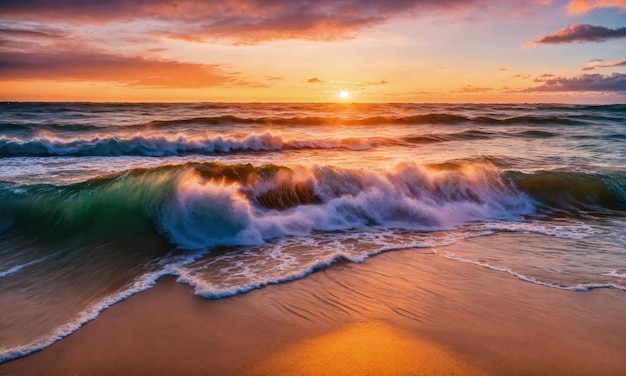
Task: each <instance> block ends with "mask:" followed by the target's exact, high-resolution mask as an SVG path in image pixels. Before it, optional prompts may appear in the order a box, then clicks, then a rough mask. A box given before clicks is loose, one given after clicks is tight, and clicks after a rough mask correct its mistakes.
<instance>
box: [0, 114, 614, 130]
mask: <svg viewBox="0 0 626 376" xmlns="http://www.w3.org/2000/svg"><path fill="white" fill-rule="evenodd" d="M606 119H607V117H606V116H599V115H596V116H594V117H591V118H589V117H588V116H586V117H580V116H578V117H576V116H567V115H563V116H557V115H555V116H533V115H523V116H512V117H489V116H476V117H471V116H466V115H460V114H456V113H429V114H416V115H407V116H382V115H379V116H367V117H358V118H354V117H341V116H286V117H276V116H262V117H243V116H235V115H220V116H198V117H189V118H177V119H171V120H153V121H150V122H147V123H140V124H126V125H119V124H116V125H110V124H107V123H103V124H94V123H87V124H82V123H79V124H75V123H71V122H70V123H56V124H54V123H53V124H49V123H43V124H41V123H32V124H29V123H28V122H27V121H22V122H20V123H9V124H2V126H3V127H5V129H7V130H14V131H37V130H48V131H60V130H62V131H78V132H83V131H86V130H104V129H128V128H131V129H136V130H145V129H151V130H155V129H163V128H176V127H185V128H187V127H189V126H202V125H204V126H207V127H210V126H215V125H230V126H232V125H236V124H241V125H261V126H324V125H345V126H357V125H379V124H380V125H383V124H384V125H425V124H434V125H437V124H441V125H446V124H463V123H467V124H475V125H480V124H485V125H499V124H500V125H515V124H520V125H550V124H554V125H583V124H585V123H586V121H589V120H606ZM608 119H610V120H621V119H620V118H612V117H609V118H608Z"/></svg>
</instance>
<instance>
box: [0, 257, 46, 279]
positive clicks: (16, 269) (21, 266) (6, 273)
mask: <svg viewBox="0 0 626 376" xmlns="http://www.w3.org/2000/svg"><path fill="white" fill-rule="evenodd" d="M50 257H52V256H44V257H40V258H38V259H35V260H32V261H29V262H26V263H24V264H19V265H15V266H13V267H11V268H9V269H6V270H3V271H0V278H5V277H8V276H10V275H12V274H15V273H17V272H19V271H20V270H22V269H24V268H28V267H29V266H33V265H37V264H39V263H41V262H43V261H45V260H46V259H48V258H50Z"/></svg>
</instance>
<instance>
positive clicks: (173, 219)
mask: <svg viewBox="0 0 626 376" xmlns="http://www.w3.org/2000/svg"><path fill="white" fill-rule="evenodd" d="M502 234H515V235H516V236H515V237H513V239H519V240H517V241H514V242H511V241H502V242H497V241H490V242H488V245H489V246H485V247H476V246H473V247H467V248H463V247H456V248H455V252H450V251H448V250H447V248H446V247H447V246H449V245H452V244H455V243H462V242H463V241H464V240H467V239H470V238H471V239H472V241H473V242H475V241H479V242H480V240H481V239H497V237H498V236H499V235H502ZM508 238H510V237H508ZM508 238H507V239H508ZM459 249H463V251H459ZM394 250H410V251H411V252H415V254H416V255H420V256H419V257H424V259H425V262H426V260H427V258H428V257H444V258H446V259H449V260H450V261H451V262H462V263H470V264H473V265H474V266H475V267H476V268H480V269H481V270H483V271H484V273H507V274H509V275H510V278H513V279H518V280H519V283H534V284H539V285H543V286H544V287H545V288H554V289H563V290H574V291H578V293H580V294H588V293H591V292H589V291H590V290H593V289H598V288H608V289H616V290H621V291H624V293H626V105H604V106H588V105H558V104H351V103H332V104H282V103H281V104H271V103H247V104H232V103H175V104H158V103H150V104H131V103H2V104H0V307H2V309H1V310H0V363H2V362H5V361H8V360H11V359H14V358H18V357H21V356H25V355H28V354H30V353H32V352H34V351H37V350H40V349H43V348H45V347H47V346H49V345H50V344H52V343H54V342H55V341H57V340H59V339H61V338H63V337H65V336H67V335H69V334H71V333H72V332H74V331H76V330H77V329H79V328H80V327H81V326H82V325H83V324H85V323H86V322H88V321H90V320H93V319H96V318H97V316H98V315H99V313H101V312H102V311H103V310H105V309H106V308H108V307H110V306H111V305H113V304H115V303H116V302H119V301H121V300H124V299H125V298H127V297H129V296H131V295H133V294H135V293H138V292H141V291H144V290H146V289H149V288H150V287H151V286H153V285H154V283H155V282H156V281H157V280H158V279H159V278H161V277H163V276H174V277H176V278H177V280H178V282H180V283H183V284H188V285H189V286H191V287H192V288H193V289H194V291H195V293H196V294H197V295H200V296H203V297H205V298H207V299H220V298H227V297H229V296H233V295H237V294H242V293H245V292H248V291H251V290H253V289H256V288H260V287H263V286H265V285H267V284H273V283H282V282H286V281H290V280H294V279H298V278H306V276H307V275H308V274H310V273H313V272H314V271H316V270H319V269H323V268H327V267H332V264H333V263H336V262H348V263H350V262H354V263H360V262H364V261H366V260H367V259H368V258H369V257H372V256H374V255H376V254H379V253H382V252H392V251H394ZM415 283H416V284H419V281H417V280H416V281H415Z"/></svg>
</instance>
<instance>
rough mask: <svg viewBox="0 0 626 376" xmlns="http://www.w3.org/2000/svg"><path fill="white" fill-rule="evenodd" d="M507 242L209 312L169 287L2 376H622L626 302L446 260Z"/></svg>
mask: <svg viewBox="0 0 626 376" xmlns="http://www.w3.org/2000/svg"><path fill="white" fill-rule="evenodd" d="M520 239H523V236H521V235H516V234H503V235H498V236H492V237H487V238H478V239H468V240H465V241H462V242H459V243H458V244H456V245H453V246H450V247H445V248H439V249H436V250H437V251H438V252H439V253H438V254H434V253H431V252H432V250H429V249H422V250H420V249H416V250H405V251H395V252H388V253H384V254H382V255H379V256H376V257H373V258H370V259H368V260H367V261H366V262H364V263H362V264H353V263H347V262H346V263H338V264H335V265H333V266H331V267H330V268H327V269H324V270H321V271H318V272H315V273H313V274H312V275H309V276H307V277H306V278H304V279H300V280H296V281H293V282H288V283H283V284H277V285H270V286H267V287H265V288H262V289H258V290H254V291H252V292H250V293H247V294H243V295H238V296H234V297H230V298H226V299H222V300H206V299H203V298H201V297H198V296H195V295H193V294H192V290H191V289H190V288H189V287H188V286H186V285H183V284H178V283H176V282H175V281H174V279H173V278H171V277H166V278H163V279H161V280H160V281H159V282H157V284H156V286H155V287H153V288H151V289H150V290H148V291H145V292H143V293H140V294H137V295H135V296H133V297H131V298H129V299H127V300H125V301H123V302H121V303H118V304H116V305H115V306H113V307H112V308H110V309H108V310H106V311H104V312H103V313H102V314H101V315H100V316H99V317H98V318H97V319H96V320H94V321H92V322H90V323H88V324H86V325H85V326H84V327H83V328H81V329H79V330H78V331H77V332H75V333H74V334H72V335H70V336H69V337H67V338H65V339H63V340H61V341H59V342H57V343H55V344H53V345H52V346H50V347H48V348H46V349H44V350H42V351H39V352H36V353H34V354H32V355H30V356H27V357H24V358H20V359H17V360H13V361H9V362H7V363H4V364H1V365H0V375H40V374H49V375H61V374H65V375H67V374H75V375H99V374H103V375H107V374H146V375H148V374H150V375H154V374H215V375H222V374H224V375H228V374H233V375H235V374H236V375H286V374H293V375H296V374H297V375H306V374H310V375H338V374H344V375H348V374H371V375H409V374H416V375H417V374H419V375H425V374H426V375H428V374H434V375H438V374H446V375H453V374H459V375H483V374H502V375H504V374H506V375H515V374H518V375H522V374H523V375H531V374H533V375H535V374H536V375H555V374H568V375H592V374H593V375H618V374H626V356H624V348H626V326H625V325H624V321H623V319H624V317H626V294H624V292H623V291H618V290H613V289H596V290H593V291H589V292H580V291H564V290H559V289H555V288H549V287H545V286H539V285H535V284H531V283H527V282H523V281H520V280H518V279H516V278H515V277H513V276H511V275H508V274H506V273H501V272H496V271H489V270H486V269H483V268H481V267H479V266H476V265H469V264H463V263H459V262H455V261H452V260H448V259H445V258H444V257H442V254H444V253H445V252H454V250H455V249H460V247H475V246H478V245H479V244H480V246H489V242H498V243H500V244H502V242H515V241H520Z"/></svg>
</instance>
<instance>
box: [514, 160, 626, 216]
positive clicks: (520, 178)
mask: <svg viewBox="0 0 626 376" xmlns="http://www.w3.org/2000/svg"><path fill="white" fill-rule="evenodd" d="M507 177H509V178H511V179H513V181H514V183H515V186H516V187H518V188H519V189H520V190H522V191H523V192H525V193H526V194H528V195H529V196H530V197H532V198H533V199H535V200H537V201H538V202H539V203H541V205H543V206H544V207H548V208H553V209H557V210H564V211H570V212H577V211H578V210H580V209H583V210H594V209H608V210H615V211H624V210H626V175H624V174H623V173H619V172H615V173H613V174H606V173H599V172H579V171H568V170H553V171H537V172H534V173H521V172H515V171H512V172H509V173H507Z"/></svg>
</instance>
